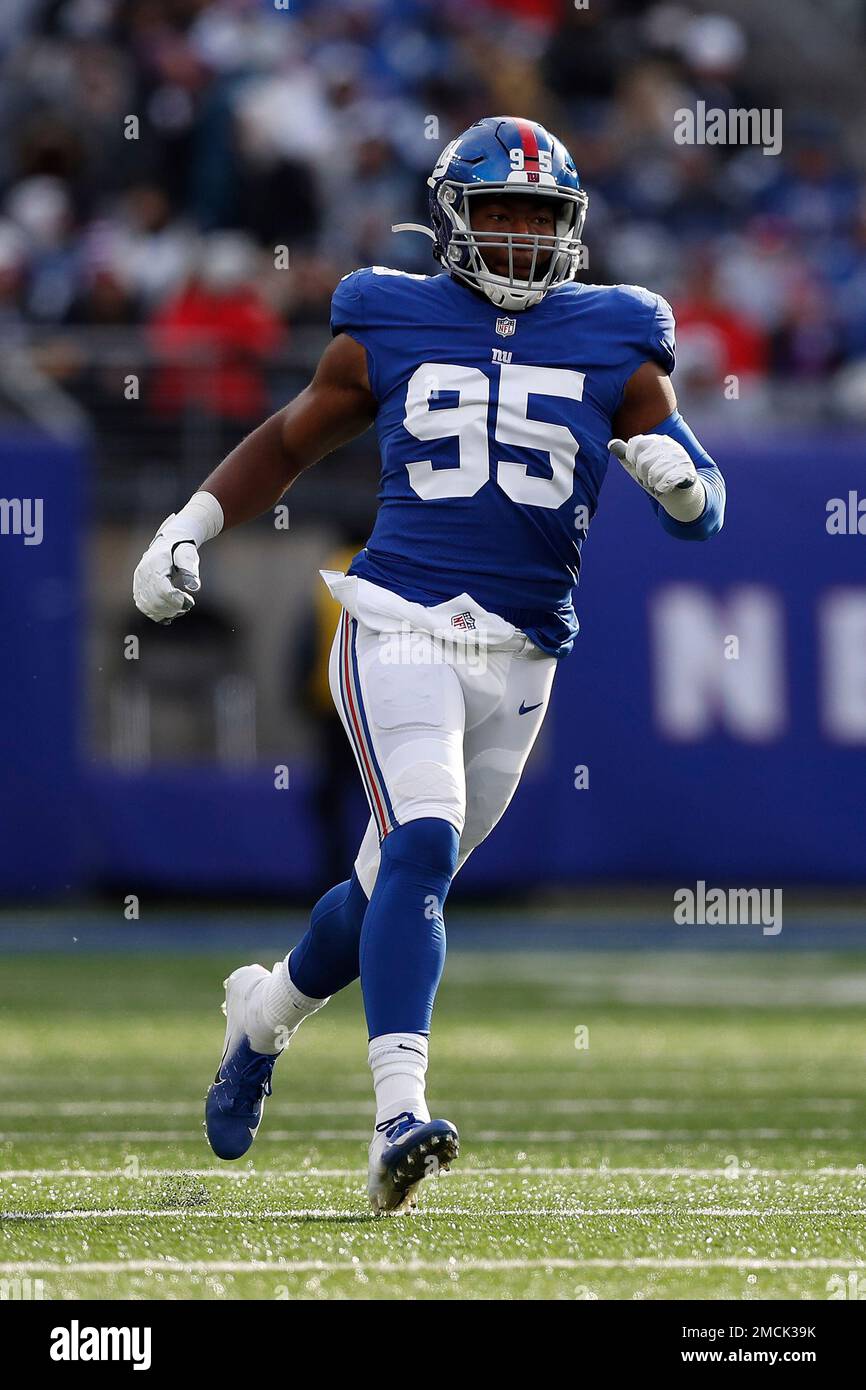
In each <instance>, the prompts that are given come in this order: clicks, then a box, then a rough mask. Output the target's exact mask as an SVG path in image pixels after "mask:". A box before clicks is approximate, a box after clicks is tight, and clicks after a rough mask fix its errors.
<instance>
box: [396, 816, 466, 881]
mask: <svg viewBox="0 0 866 1390" xmlns="http://www.w3.org/2000/svg"><path fill="white" fill-rule="evenodd" d="M459 846H460V836H459V834H458V832H457V830H456V829H455V827H454V826H453V825H452V824H451V822H450V821H447V820H440V818H439V817H438V816H423V817H421V818H420V819H419V820H410V821H406V822H405V824H403V825H398V826H395V827H394V829H393V830H392V831H390V832H389V834H387V835H386V836H385V838H384V840H383V841H382V849H381V853H382V858H383V860H388V861H390V862H392V863H394V862H397V861H399V862H402V863H404V864H413V865H415V866H416V867H418V868H419V869H423V870H425V871H426V872H427V873H433V874H436V875H441V876H442V877H443V878H446V879H448V880H449V881H450V879H451V878H452V877H453V875H454V870H455V868H456V867H457V851H458V848H459Z"/></svg>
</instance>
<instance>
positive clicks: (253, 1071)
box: [204, 965, 280, 1158]
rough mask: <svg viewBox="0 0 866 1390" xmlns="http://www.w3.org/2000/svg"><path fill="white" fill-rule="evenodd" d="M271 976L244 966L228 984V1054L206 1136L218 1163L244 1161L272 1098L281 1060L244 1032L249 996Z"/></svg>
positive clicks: (208, 1111)
mask: <svg viewBox="0 0 866 1390" xmlns="http://www.w3.org/2000/svg"><path fill="white" fill-rule="evenodd" d="M268 973H269V972H268V971H267V970H265V968H264V966H261V965H244V966H241V968H240V970H235V971H234V972H233V973H232V974H231V975H230V976H229V977H228V979H227V980H225V981H224V982H223V983H224V984H225V987H226V998H225V1003H224V1004H223V1012H224V1013H225V1016H226V1040H225V1051H224V1052H223V1056H222V1061H221V1062H220V1065H219V1070H218V1071H217V1074H216V1076H215V1077H214V1080H213V1084H212V1085H211V1087H210V1089H209V1090H208V1093H207V1097H206V1099H205V1107H204V1129H205V1134H206V1135H207V1141H208V1143H209V1144H210V1146H211V1148H212V1149H213V1151H214V1153H215V1154H216V1156H217V1158H242V1157H243V1155H244V1154H245V1153H246V1152H247V1149H249V1147H250V1145H251V1144H252V1142H253V1140H254V1139H255V1137H256V1133H257V1131H258V1128H259V1125H260V1124H261V1122H262V1112H263V1110H264V1107H265V1100H266V1099H267V1097H268V1096H269V1095H270V1094H271V1073H272V1072H273V1069H274V1062H275V1061H276V1060H277V1058H278V1057H279V1055H280V1054H279V1052H274V1053H268V1052H256V1051H254V1049H253V1048H252V1046H251V1045H250V1040H249V1037H248V1036H247V1034H246V1030H245V1026H244V1012H245V1006H246V1000H247V996H248V994H249V992H250V990H251V989H253V988H255V986H256V985H257V984H259V982H260V981H261V979H262V977H263V976H267V975H268Z"/></svg>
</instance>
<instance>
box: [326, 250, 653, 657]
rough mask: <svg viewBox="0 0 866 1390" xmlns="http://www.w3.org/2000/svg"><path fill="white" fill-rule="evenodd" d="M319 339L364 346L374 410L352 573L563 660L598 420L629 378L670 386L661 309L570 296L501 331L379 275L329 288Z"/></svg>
mask: <svg viewBox="0 0 866 1390" xmlns="http://www.w3.org/2000/svg"><path fill="white" fill-rule="evenodd" d="M331 330H332V332H333V333H335V334H336V333H342V332H345V333H348V334H350V335H351V336H352V337H353V338H355V339H356V340H357V341H358V342H360V343H361V344H363V346H364V348H365V349H366V353H367V363H368V371H369V377H370V385H371V389H372V391H373V394H374V395H375V397H376V400H377V401H378V403H379V410H378V414H377V416H376V429H377V432H378V437H379V448H380V452H381V458H382V474H381V485H380V490H379V498H378V501H379V510H378V514H377V517H376V522H375V525H374V528H373V532H372V535H371V536H370V539H369V541H368V543H367V545H366V547H365V548H364V549H363V550H362V551H360V552H359V554H358V555H356V556H355V557H354V559H353V561H352V563H351V565H350V567H349V573H350V574H357V575H361V576H362V577H363V578H365V579H369V580H370V581H372V582H373V583H374V584H381V585H382V586H384V587H385V588H388V589H391V590H393V591H394V592H395V593H398V594H401V595H402V596H403V597H404V598H407V599H411V600H414V601H415V602H420V603H423V604H426V605H428V606H429V605H432V604H436V603H440V602H442V601H443V600H444V599H449V598H453V597H454V596H455V595H457V594H461V593H463V592H466V593H468V594H469V595H470V596H471V597H472V598H474V599H475V600H476V602H477V603H479V604H480V605H481V606H482V607H483V608H486V609H488V610H489V611H490V612H493V613H498V614H499V615H500V616H501V617H503V618H505V619H506V620H507V621H508V622H512V623H514V624H515V626H517V627H519V628H521V629H522V630H523V631H524V632H526V633H528V635H529V636H530V637H531V638H532V639H533V641H534V642H536V643H537V645H538V646H540V647H542V648H543V649H544V650H545V651H547V652H550V653H552V654H553V655H556V656H564V655H566V654H567V653H568V652H569V651H570V650H571V648H572V645H573V643H574V638H575V635H576V633H577V630H578V623H577V618H576V616H575V612H574V605H573V602H572V591H573V589H574V586H575V585H576V584H577V581H578V575H579V572H580V558H581V557H580V551H581V545H582V543H583V541H584V539H585V537H586V530H587V526H588V524H589V522H590V521H591V520H592V517H593V516H594V514H595V511H596V507H597V505H598V496H599V492H600V491H601V485H602V483H603V481H604V476H605V473H606V471H607V465H608V458H609V455H608V450H607V442H608V440H609V439H610V437H611V434H612V424H611V421H612V417H613V416H614V414H615V413H616V411H617V408H618V406H619V404H620V401H621V400H622V395H623V391H624V388H625V385H626V382H627V381H628V379H629V377H630V376H631V375H632V374H633V373H634V372H635V371H636V370H637V368H638V367H639V366H640V364H641V363H642V362H645V361H648V360H652V361H655V362H658V363H659V364H660V365H661V366H662V367H663V368H664V369H665V371H667V372H670V371H671V370H672V368H673V365H674V322H673V315H672V313H671V309H670V306H669V305H668V304H667V302H666V301H665V300H664V299H662V298H660V296H659V295H657V294H651V293H649V292H648V291H647V290H644V289H639V288H637V287H636V286H634V285H613V286H605V285H579V284H575V283H573V282H572V283H569V284H564V285H560V286H559V287H557V288H556V289H553V290H550V291H549V292H548V294H547V295H546V296H545V298H544V299H543V300H542V301H541V302H540V303H539V304H537V305H535V307H533V308H531V309H525V310H524V311H523V312H521V313H517V314H513V315H509V314H507V313H504V312H503V311H502V310H500V309H497V308H496V307H495V306H494V305H493V304H491V303H490V302H489V300H487V299H486V298H484V297H483V296H482V295H480V294H477V293H475V292H474V291H472V290H470V289H468V288H467V287H466V286H464V285H461V284H459V283H458V282H457V281H455V280H454V279H452V277H451V276H450V275H448V274H447V273H444V272H443V273H442V274H440V275H430V276H427V275H408V274H406V273H404V272H402V271H393V270H387V269H385V268H383V267H378V266H376V267H373V268H371V269H367V270H358V271H355V272H354V274H352V275H348V276H346V278H345V279H344V280H342V281H341V282H340V284H339V285H338V287H337V290H336V292H335V294H334V298H333V304H332V313H331Z"/></svg>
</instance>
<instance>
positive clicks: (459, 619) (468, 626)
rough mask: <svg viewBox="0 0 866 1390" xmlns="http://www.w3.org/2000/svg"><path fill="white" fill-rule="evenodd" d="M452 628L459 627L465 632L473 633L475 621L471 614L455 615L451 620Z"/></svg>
mask: <svg viewBox="0 0 866 1390" xmlns="http://www.w3.org/2000/svg"><path fill="white" fill-rule="evenodd" d="M451 626H452V627H459V628H460V629H461V630H462V631H463V632H472V631H473V630H474V628H475V619H474V617H473V616H472V614H471V613H469V612H467V613H455V614H454V616H453V617H452V619H451Z"/></svg>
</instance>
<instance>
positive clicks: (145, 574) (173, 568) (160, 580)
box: [132, 512, 201, 623]
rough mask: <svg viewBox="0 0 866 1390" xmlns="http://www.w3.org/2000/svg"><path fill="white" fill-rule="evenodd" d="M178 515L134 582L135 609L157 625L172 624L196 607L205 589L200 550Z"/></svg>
mask: <svg viewBox="0 0 866 1390" xmlns="http://www.w3.org/2000/svg"><path fill="white" fill-rule="evenodd" d="M183 529H184V528H183V526H181V527H178V526H177V523H176V521H175V514H174V512H172V514H171V516H167V517H166V519H165V521H164V522H163V523H162V525H161V526H160V528H159V530H158V531H157V533H156V535H155V536H154V538H153V540H152V541H151V543H150V545H149V546H148V547H147V550H146V551H145V552H144V554H143V555H142V557H141V559H140V561H139V563H138V568H137V569H136V571H135V574H134V575H133V579H132V597H133V598H134V599H135V606H136V608H138V609H139V610H140V612H142V613H143V614H144V615H145V617H146V618H151V619H152V620H153V622H155V623H171V622H174V619H175V618H179V617H180V616H181V614H183V613H188V612H189V610H190V609H191V608H194V607H195V599H194V598H193V597H192V595H193V594H196V593H198V591H199V589H200V588H201V580H200V579H199V557H198V549H197V547H196V545H195V543H194V542H193V541H191V540H190V539H189V537H188V536H184V535H183V534H182V532H183Z"/></svg>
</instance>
